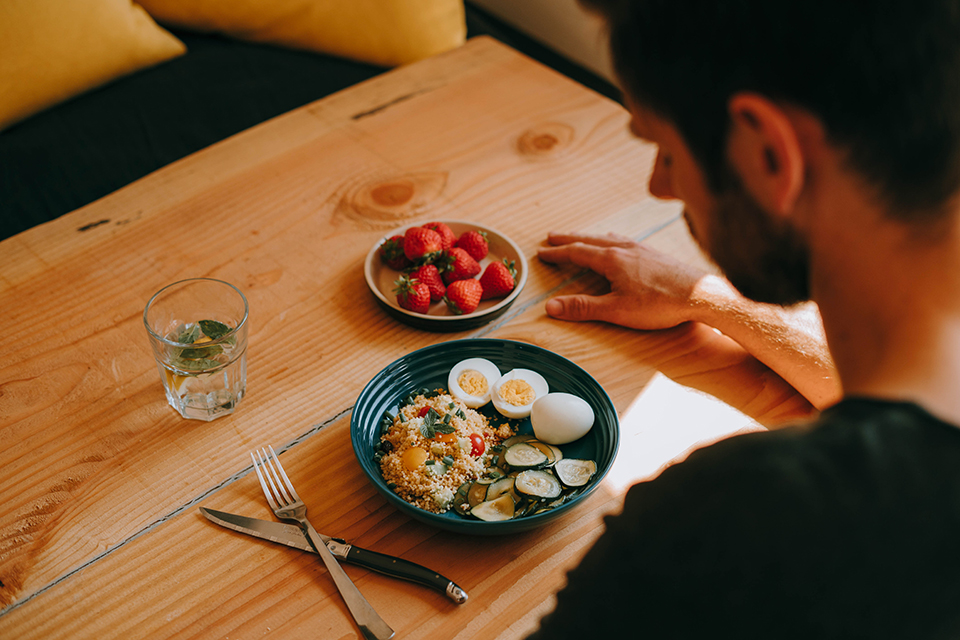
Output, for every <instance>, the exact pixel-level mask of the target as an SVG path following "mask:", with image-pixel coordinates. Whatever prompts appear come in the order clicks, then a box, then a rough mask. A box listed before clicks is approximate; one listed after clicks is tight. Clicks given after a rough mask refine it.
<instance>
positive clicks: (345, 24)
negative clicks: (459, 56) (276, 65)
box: [138, 0, 467, 66]
mask: <svg viewBox="0 0 960 640" xmlns="http://www.w3.org/2000/svg"><path fill="white" fill-rule="evenodd" d="M138 2H139V3H140V4H141V5H143V8H144V9H146V10H147V11H148V12H149V13H150V15H152V16H153V18H154V19H155V20H156V21H157V22H160V23H161V24H165V25H169V26H174V27H182V28H187V29H193V30H197V31H202V32H211V31H212V32H218V33H223V34H226V35H229V36H233V37H236V38H241V39H244V40H251V41H253V42H263V43H270V44H275V45H282V46H287V47H294V48H298V49H306V50H308V51H317V52H320V53H328V54H332V55H336V56H342V57H345V58H352V59H354V60H359V61H362V62H369V63H372V64H376V65H381V66H394V65H400V64H405V63H408V62H413V61H415V60H419V59H421V58H426V57H428V56H432V55H433V54H435V53H440V52H442V51H447V50H449V49H453V48H455V47H457V46H459V45H461V44H463V41H464V39H465V37H466V31H467V29H466V18H465V17H464V7H463V0H138Z"/></svg>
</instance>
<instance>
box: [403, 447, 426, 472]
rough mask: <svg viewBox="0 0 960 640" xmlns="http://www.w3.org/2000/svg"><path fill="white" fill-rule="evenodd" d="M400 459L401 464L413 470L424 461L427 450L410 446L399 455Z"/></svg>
mask: <svg viewBox="0 0 960 640" xmlns="http://www.w3.org/2000/svg"><path fill="white" fill-rule="evenodd" d="M400 460H401V462H403V466H405V467H406V468H407V469H408V470H410V471H413V470H414V469H416V468H417V467H419V466H420V465H422V464H423V463H424V462H426V460H427V452H426V451H424V450H423V449H421V448H420V447H411V448H409V449H407V450H406V451H404V452H403V455H402V456H400Z"/></svg>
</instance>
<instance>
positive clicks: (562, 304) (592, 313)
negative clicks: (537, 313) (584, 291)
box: [545, 295, 597, 321]
mask: <svg viewBox="0 0 960 640" xmlns="http://www.w3.org/2000/svg"><path fill="white" fill-rule="evenodd" d="M545 309H546V311H547V315H549V316H552V317H554V318H557V319H559V320H573V321H578V320H595V319H596V314H597V303H596V298H594V297H592V296H584V295H575V296H557V297H556V298H551V299H550V300H547V304H546V306H545Z"/></svg>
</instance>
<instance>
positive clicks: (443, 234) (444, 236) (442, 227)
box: [423, 222, 457, 251]
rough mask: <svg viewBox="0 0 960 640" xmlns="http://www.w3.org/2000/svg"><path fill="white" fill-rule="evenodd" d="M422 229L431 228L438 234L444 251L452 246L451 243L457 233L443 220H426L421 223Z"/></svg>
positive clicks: (455, 239)
mask: <svg viewBox="0 0 960 640" xmlns="http://www.w3.org/2000/svg"><path fill="white" fill-rule="evenodd" d="M423 228H424V229H433V230H434V231H436V232H437V233H439V234H440V239H441V244H442V245H443V250H444V251H446V250H447V249H449V248H450V247H452V246H453V243H454V242H456V241H457V234H455V233H454V232H453V229H451V228H450V227H448V226H447V225H446V224H445V223H443V222H428V223H427V224H425V225H423Z"/></svg>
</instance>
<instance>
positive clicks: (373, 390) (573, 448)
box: [350, 339, 620, 535]
mask: <svg viewBox="0 0 960 640" xmlns="http://www.w3.org/2000/svg"><path fill="white" fill-rule="evenodd" d="M467 358H486V359H487V360H490V361H491V362H493V364H495V365H497V367H498V368H499V369H500V371H502V372H503V373H506V372H507V371H510V370H511V369H518V368H523V369H533V370H534V371H537V372H538V373H540V374H541V375H542V376H543V377H544V378H545V379H546V381H547V384H549V385H550V391H564V392H566V393H572V394H573V395H576V396H579V397H581V398H583V399H584V400H586V401H587V403H588V404H590V406H591V408H592V409H593V412H594V424H593V428H592V429H590V431H589V432H587V434H586V435H585V436H583V437H582V438H580V439H579V440H576V441H574V442H571V443H569V444H565V445H560V450H561V451H562V452H563V455H564V457H566V458H581V459H586V460H593V461H594V462H596V463H597V473H596V475H595V476H594V477H593V479H592V480H591V481H590V484H589V485H588V486H587V488H586V489H585V490H584V491H583V493H581V494H579V495H578V496H577V497H576V498H574V499H572V500H570V501H568V502H566V503H565V504H563V505H561V506H559V507H557V508H556V509H552V510H550V511H545V512H543V513H539V514H536V515H532V516H526V517H522V518H516V519H513V520H504V521H502V522H484V521H482V520H477V519H474V518H470V517H466V516H461V515H458V514H456V513H454V512H453V511H448V512H447V513H443V514H436V513H431V512H429V511H425V510H423V509H420V508H419V507H415V506H414V505H412V504H410V503H408V502H405V501H404V500H403V499H402V498H400V496H398V495H397V494H396V493H394V492H393V491H392V490H391V489H390V488H388V487H387V483H386V482H385V481H384V479H383V475H382V474H381V472H380V466H379V464H378V463H377V462H376V460H375V459H374V454H375V453H376V452H377V450H378V445H379V442H380V424H381V419H382V418H383V415H384V413H385V412H390V413H391V414H393V415H396V414H397V411H398V409H399V405H400V403H401V402H402V401H403V399H404V398H405V397H406V396H407V395H409V394H410V392H411V391H414V390H416V389H420V388H427V389H436V388H440V387H442V388H446V386H447V375H448V374H449V373H450V369H451V368H452V367H453V366H454V365H455V364H456V363H458V362H460V361H461V360H466V359H467ZM479 411H480V412H481V413H484V414H486V415H487V416H488V417H492V416H493V415H495V414H494V413H493V412H494V409H492V408H491V405H489V404H488V405H487V406H486V407H482V408H481V409H479ZM503 420H504V419H503V418H502V417H499V416H498V417H497V418H496V421H495V423H496V424H502V422H503ZM516 424H517V432H518V433H521V434H525V433H533V428H532V427H531V426H530V419H529V418H524V419H523V420H519V421H517V422H516ZM619 425H620V422H619V419H618V416H617V410H616V408H615V407H614V406H613V402H612V401H611V400H610V396H608V395H607V393H606V391H604V390H603V387H601V386H600V383H598V382H597V381H596V379H594V378H593V377H592V376H591V375H590V374H589V373H587V372H586V371H584V370H583V369H581V368H580V367H579V366H577V365H576V364H574V363H573V362H571V361H570V360H567V359H566V358H564V357H563V356H560V355H558V354H556V353H553V352H552V351H547V350H546V349H542V348H540V347H536V346H533V345H530V344H526V343H523V342H516V341H513V340H493V339H468V340H451V341H448V342H443V343H440V344H435V345H433V346H430V347H425V348H423V349H420V350H418V351H414V352H413V353H410V354H408V355H406V356H404V357H402V358H400V359H398V360H396V361H394V362H393V363H391V364H390V365H388V366H387V367H386V368H385V369H383V370H382V371H381V372H380V373H378V374H377V375H376V376H374V378H373V379H372V380H371V381H370V382H369V383H367V386H366V387H364V389H363V391H362V392H361V393H360V397H359V398H357V403H356V405H355V406H354V408H353V416H352V417H351V419H350V437H351V440H352V442H353V451H354V453H355V454H356V456H357V461H358V462H359V463H360V466H361V467H362V468H363V472H364V474H366V476H367V478H368V479H369V480H370V482H371V483H372V484H373V486H374V487H376V489H377V491H379V492H380V493H381V494H382V495H383V496H384V497H385V498H386V500H387V501H388V502H389V503H390V504H392V505H394V506H395V507H396V508H397V509H399V510H400V511H402V512H403V513H405V514H407V515H409V516H411V517H413V518H416V519H417V520H420V521H422V522H426V523H427V524H430V525H433V526H435V527H438V528H440V529H445V530H447V531H455V532H457V533H466V534H471V535H499V534H511V533H517V532H519V531H526V530H529V529H533V528H536V527H540V526H543V525H544V524H546V523H547V522H551V521H552V520H554V519H556V518H560V517H562V516H564V515H566V514H568V513H570V512H571V511H572V510H574V509H576V508H577V506H578V505H580V504H582V503H583V501H584V500H585V499H586V498H587V496H589V495H590V494H591V493H593V491H594V490H595V489H597V487H599V486H600V483H601V482H602V481H603V478H604V476H605V475H606V474H607V472H608V471H609V470H610V467H611V465H613V461H614V458H616V455H617V448H618V446H619V443H620V426H619Z"/></svg>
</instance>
